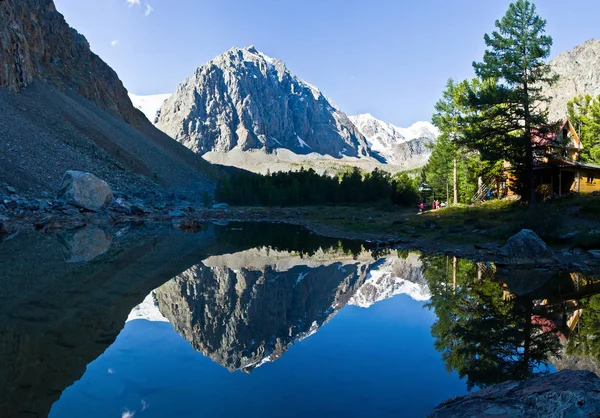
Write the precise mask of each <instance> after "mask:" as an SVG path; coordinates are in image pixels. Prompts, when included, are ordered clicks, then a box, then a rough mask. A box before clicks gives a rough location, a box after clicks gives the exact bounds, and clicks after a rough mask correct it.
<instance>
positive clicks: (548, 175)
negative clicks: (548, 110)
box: [505, 119, 600, 199]
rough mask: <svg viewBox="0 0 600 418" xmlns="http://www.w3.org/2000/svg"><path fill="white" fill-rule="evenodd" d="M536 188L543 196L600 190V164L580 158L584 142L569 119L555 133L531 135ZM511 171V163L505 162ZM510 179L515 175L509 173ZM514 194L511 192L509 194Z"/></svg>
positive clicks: (506, 168) (546, 197)
mask: <svg viewBox="0 0 600 418" xmlns="http://www.w3.org/2000/svg"><path fill="white" fill-rule="evenodd" d="M532 145H533V152H534V159H535V160H534V173H535V187H536V191H537V194H538V195H539V196H541V197H542V198H544V199H548V198H551V197H554V196H561V195H563V194H566V193H571V192H574V193H592V192H600V165H598V164H591V163H584V162H581V161H580V154H581V150H582V149H583V145H582V143H581V139H580V138H579V135H578V134H577V131H576V130H575V128H574V127H573V125H572V124H571V122H570V121H569V120H568V119H567V120H565V121H563V122H562V124H561V125H560V127H559V129H558V131H557V132H556V133H549V134H547V135H536V136H534V137H533V138H532ZM505 171H506V172H508V173H509V172H510V165H508V164H505ZM507 177H508V179H509V182H510V181H514V177H511V176H510V174H508V176H507ZM511 194H512V195H513V196H514V193H511V192H508V195H509V196H510V195H511Z"/></svg>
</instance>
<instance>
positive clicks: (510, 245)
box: [500, 229, 556, 265]
mask: <svg viewBox="0 0 600 418" xmlns="http://www.w3.org/2000/svg"><path fill="white" fill-rule="evenodd" d="M500 254H501V255H503V256H504V257H506V258H507V261H508V263H509V264H516V265H539V264H549V263H550V264H551V263H554V262H556V258H555V257H554V253H553V252H552V250H551V249H550V247H548V245H546V243H545V242H544V241H542V239H541V238H540V237H538V236H537V234H536V233H535V232H533V231H532V230H530V229H522V230H521V232H519V233H517V234H515V235H513V236H512V237H510V238H509V239H508V241H507V242H506V244H505V245H504V246H503V247H502V248H500Z"/></svg>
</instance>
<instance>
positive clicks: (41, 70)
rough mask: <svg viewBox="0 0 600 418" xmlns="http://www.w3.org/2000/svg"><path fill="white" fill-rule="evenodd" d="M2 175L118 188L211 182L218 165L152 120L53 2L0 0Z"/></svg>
mask: <svg viewBox="0 0 600 418" xmlns="http://www.w3.org/2000/svg"><path fill="white" fill-rule="evenodd" d="M0 69H1V70H0V182H3V183H7V184H9V185H11V186H13V187H15V188H16V189H17V190H18V191H19V192H20V193H26V194H31V195H34V196H35V195H37V196H40V195H41V194H43V193H46V194H47V193H50V194H52V193H54V192H55V191H56V189H57V187H58V186H59V185H60V181H61V178H62V176H63V175H64V173H65V171H67V170H77V171H85V172H91V173H93V174H95V175H97V176H98V177H100V178H102V179H104V180H106V181H107V182H109V183H110V184H111V186H113V188H115V189H116V190H117V191H124V192H127V193H142V194H146V193H149V192H150V191H157V190H158V191H163V190H164V189H168V190H169V191H185V192H186V193H188V192H190V193H194V194H201V192H203V191H204V190H210V189H211V188H212V187H214V183H215V181H216V180H215V177H216V176H218V174H219V173H218V171H217V170H216V169H215V168H213V167H212V166H211V165H210V164H208V163H207V162H206V161H204V160H203V159H201V158H199V157H198V156H197V155H195V154H194V153H192V152H190V151H189V150H188V149H186V148H185V147H183V146H181V144H179V143H177V142H176V141H173V140H172V139H171V138H169V137H168V136H167V135H165V134H164V133H163V132H161V131H159V130H158V129H156V128H155V127H154V126H152V124H150V123H148V121H147V120H146V118H145V117H144V116H143V114H142V113H141V112H139V111H138V110H137V109H135V108H134V106H133V105H132V103H131V101H130V99H129V97H128V94H127V90H126V89H125V87H124V86H123V84H122V83H121V81H120V80H119V78H118V76H117V74H116V73H115V72H114V71H113V70H112V69H111V68H110V67H109V66H108V65H107V64H106V63H105V62H103V61H102V60H101V59H100V58H99V57H98V56H97V55H96V54H94V53H93V52H92V51H91V50H90V46H89V44H88V42H87V40H86V39H85V37H84V36H83V35H81V34H79V33H78V32H77V31H76V30H74V29H73V28H71V27H69V25H68V24H67V22H66V21H65V19H64V17H63V16H62V15H61V14H60V13H59V12H58V11H57V10H56V8H55V6H54V3H53V1H52V0H2V1H0Z"/></svg>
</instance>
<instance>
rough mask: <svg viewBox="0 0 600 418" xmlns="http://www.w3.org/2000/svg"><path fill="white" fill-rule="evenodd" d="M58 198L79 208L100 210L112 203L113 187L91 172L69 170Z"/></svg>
mask: <svg viewBox="0 0 600 418" xmlns="http://www.w3.org/2000/svg"><path fill="white" fill-rule="evenodd" d="M58 199H60V200H62V201H64V202H66V203H68V204H70V205H73V206H76V207H78V208H82V209H86V210H90V211H93V212H98V211H101V210H103V209H106V208H107V207H108V205H110V203H111V201H112V199H113V194H112V189H111V188H110V186H109V185H108V183H107V182H105V181H104V180H101V179H99V178H98V177H96V176H94V175H93V174H91V173H83V172H81V171H72V170H69V171H67V172H66V173H65V177H64V178H63V181H62V184H61V186H60V190H59V192H58Z"/></svg>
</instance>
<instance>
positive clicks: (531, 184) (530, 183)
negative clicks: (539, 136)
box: [523, 72, 536, 209]
mask: <svg viewBox="0 0 600 418" xmlns="http://www.w3.org/2000/svg"><path fill="white" fill-rule="evenodd" d="M523 88H524V91H525V101H524V103H523V116H524V117H525V140H526V142H527V144H526V146H527V153H526V159H527V161H526V169H527V189H528V190H527V193H528V195H529V196H528V197H529V209H535V207H536V201H535V178H534V174H533V147H532V145H531V137H532V135H531V115H530V112H529V88H528V85H527V72H525V84H524V85H523Z"/></svg>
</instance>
